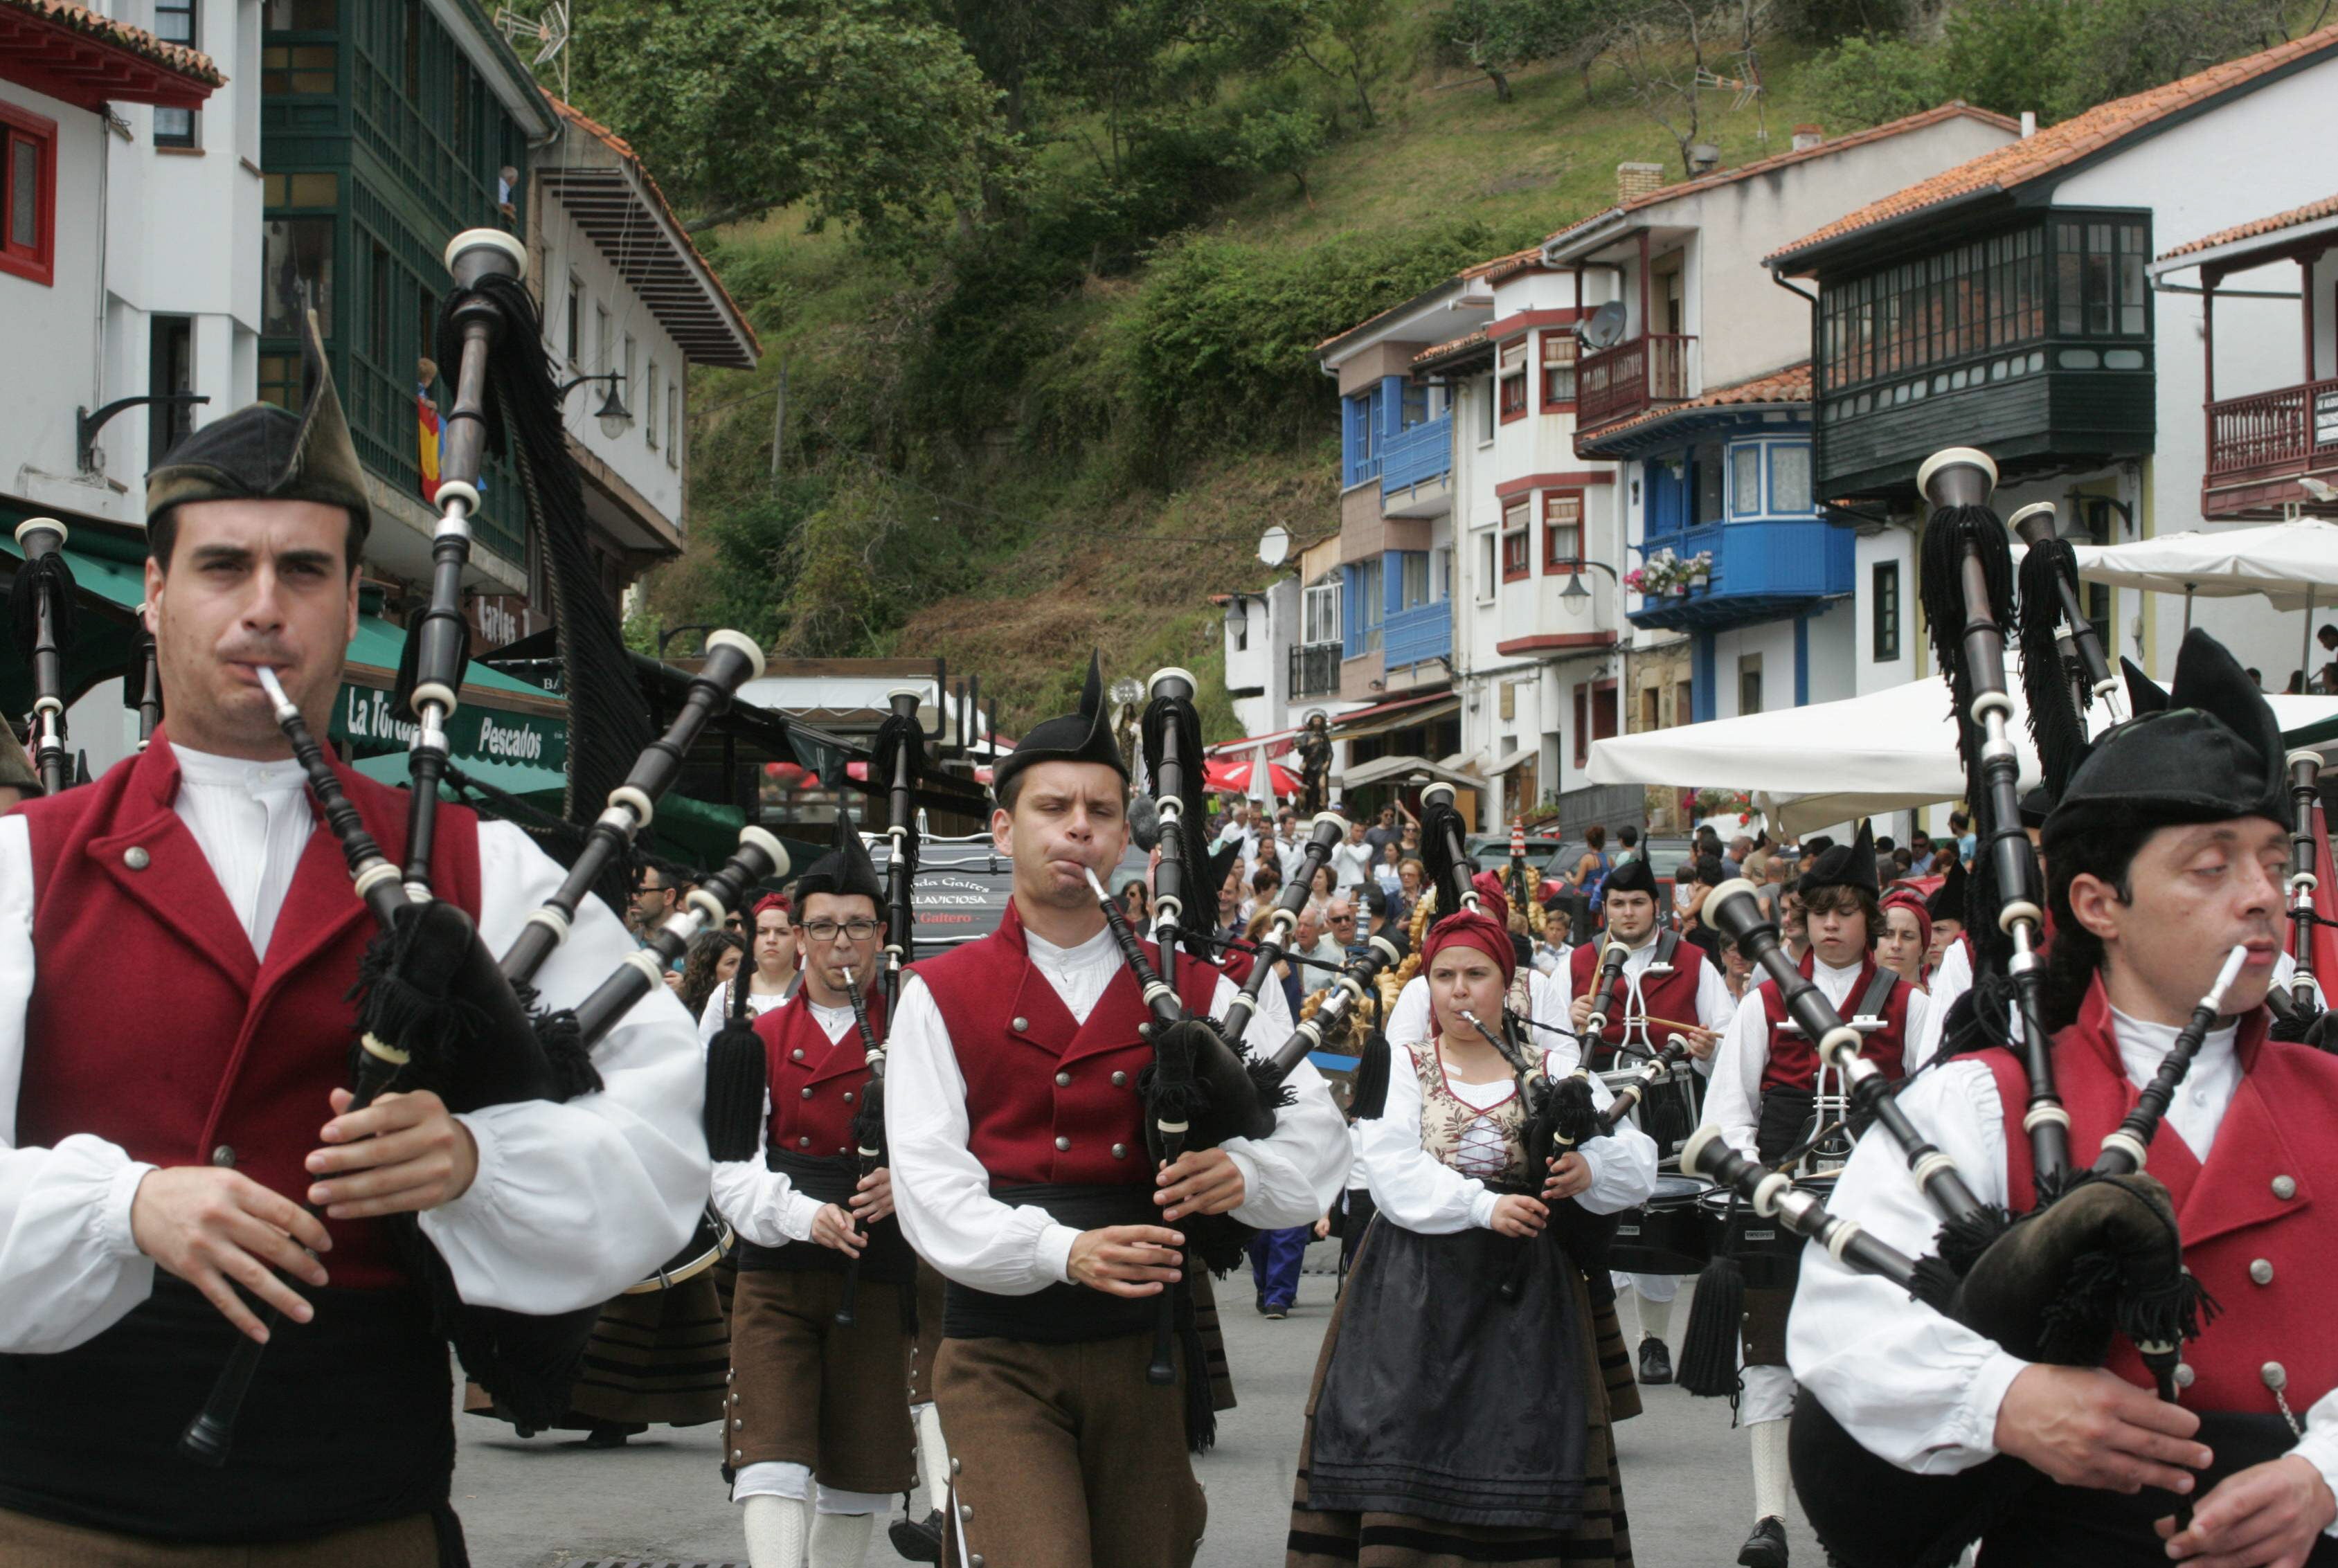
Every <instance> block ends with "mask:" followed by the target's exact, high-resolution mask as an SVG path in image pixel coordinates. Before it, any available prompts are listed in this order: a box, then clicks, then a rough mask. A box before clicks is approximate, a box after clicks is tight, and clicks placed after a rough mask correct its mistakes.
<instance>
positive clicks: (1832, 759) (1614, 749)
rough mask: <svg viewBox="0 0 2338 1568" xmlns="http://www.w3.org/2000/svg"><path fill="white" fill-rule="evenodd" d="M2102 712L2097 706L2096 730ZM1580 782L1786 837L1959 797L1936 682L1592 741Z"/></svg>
mask: <svg viewBox="0 0 2338 1568" xmlns="http://www.w3.org/2000/svg"><path fill="white" fill-rule="evenodd" d="M2333 534H2338V530H2333ZM2011 684H2012V688H2013V691H2012V695H2013V701H2014V717H2013V723H2012V731H2013V740H2014V744H2015V746H2016V747H2017V748H2018V749H2019V751H2020V754H2021V788H2022V789H2029V788H2030V787H2031V786H2032V785H2034V784H2036V783H2038V779H2039V778H2040V774H2039V771H2038V752H2037V749H2036V748H2035V747H2034V746H2032V745H2031V744H2030V740H2029V724H2028V721H2027V718H2026V714H2027V707H2026V705H2025V704H2024V703H2023V701H2022V697H2021V678H2020V671H2019V665H2018V664H2017V665H2015V666H2014V668H2013V670H2012V671H2011ZM2266 701H2270V702H2271V703H2272V704H2273V708H2274V717H2275V718H2276V719H2277V720H2279V721H2280V723H2281V727H2282V729H2283V730H2297V729H2302V728H2303V727H2304V726H2305V725H2307V724H2311V723H2313V722H2315V721H2317V720H2323V719H2328V718H2331V717H2333V716H2338V698H2329V697H2272V698H2268V699H2266ZM2102 713H2103V710H2102V708H2101V707H2100V706H2099V705H2097V708H2096V709H2095V714H2096V716H2097V720H2096V721H2097V723H2101V722H2103V720H2102V717H2101V715H2102ZM1589 777H1590V779H1591V781H1592V782H1593V783H1595V784H1654V785H1658V786H1665V785H1672V786H1679V787H1684V788H1685V787H1687V786H1690V785H1695V786H1698V787H1707V786H1710V787H1715V788H1723V789H1748V790H1751V791H1753V794H1754V797H1755V799H1754V804H1755V805H1756V806H1757V807H1759V808H1760V809H1762V810H1763V811H1764V812H1766V813H1768V815H1769V817H1770V819H1771V821H1772V822H1773V824H1775V825H1776V826H1777V828H1779V830H1780V831H1782V832H1783V833H1785V834H1787V835H1789V836H1797V837H1798V836H1800V835H1802V834H1804V833H1809V832H1813V831H1815V830H1817V829H1819V828H1826V827H1830V826H1832V825H1833V824H1835V823H1838V822H1848V821H1852V820H1853V819H1854V818H1859V817H1862V816H1873V815H1876V814H1878V813H1881V812H1886V811H1904V810H1907V809H1911V808H1913V807H1919V806H1930V805H1934V804H1936V803H1938V802H1940V801H1943V800H1954V799H1960V797H1962V796H1963V794H1964V792H1965V774H1964V765H1963V763H1962V762H1961V761H1960V760H1959V759H1958V756H1957V730H1956V725H1955V723H1954V721H1953V720H1951V719H1950V713H1949V689H1948V683H1947V682H1946V681H1942V680H1941V679H1940V677H1939V676H1937V675H1931V676H1927V677H1925V678H1924V679H1923V680H1921V681H1910V682H1908V683H1907V684H1905V685H1901V686H1892V687H1887V688H1886V689H1884V690H1883V691H1871V692H1868V693H1867V694H1866V695H1865V696H1862V697H1850V698H1845V699H1843V700H1842V701H1838V702H1818V703H1812V704H1810V705H1808V706H1806V707H1802V708H1782V709H1779V710H1776V711H1773V712H1768V713H1749V714H1746V715H1744V716H1743V717H1740V718H1736V719H1714V720H1707V721H1705V722H1704V723H1702V724H1685V725H1681V726H1678V727H1676V728H1674V729H1671V730H1648V731H1645V732H1644V733H1641V734H1637V735H1619V736H1616V737H1615V738H1614V739H1612V740H1596V741H1594V742H1592V746H1591V763H1590V768H1589Z"/></svg>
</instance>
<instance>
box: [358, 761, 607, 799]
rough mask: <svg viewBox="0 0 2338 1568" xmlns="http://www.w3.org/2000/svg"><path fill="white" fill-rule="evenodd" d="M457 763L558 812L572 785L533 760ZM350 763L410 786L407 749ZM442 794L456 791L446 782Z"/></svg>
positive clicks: (479, 777)
mask: <svg viewBox="0 0 2338 1568" xmlns="http://www.w3.org/2000/svg"><path fill="white" fill-rule="evenodd" d="M453 761H454V764H455V766H456V767H457V768H459V769H462V770H463V772H464V773H465V774H466V775H467V776H468V777H470V778H473V779H477V780H478V781H479V782H480V783H482V784H492V785H493V786H495V787H496V789H500V790H502V791H504V793H506V794H507V795H518V796H521V797H523V798H525V799H528V800H529V801H530V802H531V803H532V804H535V805H540V806H542V807H543V808H544V809H546V810H548V811H551V812H553V813H555V815H556V814H557V813H558V812H559V810H560V801H561V797H562V794H563V793H564V792H565V790H566V789H567V788H568V777H567V775H566V774H565V773H562V772H561V771H560V770H559V769H556V768H541V767H538V766H536V765H535V764H534V763H531V762H504V761H498V760H495V759H492V758H486V757H460V756H458V757H456V758H455V759H453ZM349 766H350V767H352V768H354V769H357V770H358V771H359V772H360V773H362V774H364V775H365V776H366V777H367V778H368V779H373V780H374V781H375V782H376V783H378V784H388V785H389V786H391V787H392V788H394V789H404V788H406V784H407V780H408V777H409V775H408V770H407V760H406V753H405V752H404V751H403V750H398V751H384V752H381V753H380V754H378V756H373V757H353V758H351V759H350V760H349ZM438 789H439V793H440V794H441V795H442V796H445V797H446V798H447V799H453V791H452V790H451V789H448V787H447V786H446V785H445V784H441V785H440V786H439V787H438Z"/></svg>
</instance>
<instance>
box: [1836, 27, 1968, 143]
mask: <svg viewBox="0 0 2338 1568" xmlns="http://www.w3.org/2000/svg"><path fill="white" fill-rule="evenodd" d="M1811 81H1812V84H1813V86H1814V88H1815V92H1814V93H1813V96H1814V97H1815V99H1816V100H1817V101H1818V102H1819V103H1824V104H1825V105H1826V106H1827V117H1828V118H1829V119H1830V120H1840V121H1842V123H1843V124H1844V125H1845V126H1847V127H1857V126H1862V125H1881V124H1882V123H1883V122H1885V121H1886V120H1897V119H1899V118H1900V117H1901V115H1903V114H1914V113H1920V111H1922V110H1926V109H1930V108H1931V107H1933V106H1934V105H1935V104H1938V103H1942V102H1944V101H1945V100H1947V99H1950V98H1953V97H1955V96H1956V94H1955V93H1953V92H1951V91H1950V90H1949V88H1948V86H1947V84H1946V82H1945V73H1943V72H1942V70H1941V69H1940V55H1939V54H1938V52H1937V51H1934V50H1931V49H1927V48H1925V47H1924V46H1923V45H1921V44H1911V43H1909V42H1908V41H1907V40H1905V39H1901V38H1846V39H1844V40H1843V41H1842V43H1840V44H1836V45H1835V46H1834V47H1833V48H1832V49H1829V50H1827V51H1825V52H1824V53H1822V54H1820V55H1819V56H1818V57H1817V58H1816V59H1815V60H1813V61H1812V63H1811Z"/></svg>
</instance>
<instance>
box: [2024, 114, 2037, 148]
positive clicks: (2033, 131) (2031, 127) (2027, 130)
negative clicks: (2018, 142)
mask: <svg viewBox="0 0 2338 1568" xmlns="http://www.w3.org/2000/svg"><path fill="white" fill-rule="evenodd" d="M2037 134H2038V111H2037V110H2035V109H2024V110H2023V111H2022V112H2021V139H2022V140H2023V141H2024V142H2027V141H2029V139H2030V138H2031V137H2032V136H2035V135H2037Z"/></svg>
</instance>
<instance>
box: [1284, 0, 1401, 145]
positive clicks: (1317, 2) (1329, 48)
mask: <svg viewBox="0 0 2338 1568" xmlns="http://www.w3.org/2000/svg"><path fill="white" fill-rule="evenodd" d="M1298 5H1299V14H1300V15H1302V17H1303V18H1304V20H1305V24H1306V25H1304V26H1303V27H1302V29H1301V30H1299V31H1298V32H1297V33H1296V34H1295V35H1294V38H1293V48H1294V49H1295V50H1296V52H1297V54H1298V55H1299V57H1300V58H1301V59H1302V60H1304V61H1305V62H1306V63H1307V64H1309V65H1310V66H1311V67H1312V68H1313V69H1314V70H1315V72H1316V73H1318V74H1320V75H1321V76H1322V77H1323V79H1324V80H1325V81H1327V82H1330V83H1333V84H1334V85H1335V86H1336V87H1338V89H1339V90H1340V92H1341V95H1342V96H1344V97H1346V98H1347V99H1348V100H1349V101H1350V102H1351V103H1352V104H1353V105H1354V106H1355V111H1356V122H1357V123H1358V124H1360V125H1361V126H1363V127H1364V128H1365V129H1366V130H1370V129H1371V127H1372V126H1374V125H1376V124H1378V123H1379V122H1380V115H1379V111H1378V110H1376V109H1375V108H1374V107H1373V105H1372V94H1373V93H1376V92H1378V91H1379V90H1380V87H1381V85H1382V84H1383V83H1386V82H1387V81H1388V79H1389V76H1390V73H1392V72H1393V71H1394V69H1395V65H1396V61H1395V58H1394V51H1393V50H1392V49H1391V48H1390V44H1389V0H1298Z"/></svg>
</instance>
